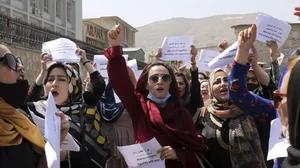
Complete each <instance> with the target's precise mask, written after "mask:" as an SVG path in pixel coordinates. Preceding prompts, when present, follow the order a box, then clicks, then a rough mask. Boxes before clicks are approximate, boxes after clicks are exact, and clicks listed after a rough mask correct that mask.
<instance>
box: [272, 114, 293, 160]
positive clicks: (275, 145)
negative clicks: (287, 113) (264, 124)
mask: <svg viewBox="0 0 300 168" xmlns="http://www.w3.org/2000/svg"><path fill="white" fill-rule="evenodd" d="M280 128H281V123H280V119H279V118H276V119H274V120H273V121H271V129H270V139H269V152H268V157H267V160H272V159H275V158H281V157H287V148H288V147H289V146H290V143H289V141H288V140H287V139H286V138H284V137H282V136H281V135H280Z"/></svg>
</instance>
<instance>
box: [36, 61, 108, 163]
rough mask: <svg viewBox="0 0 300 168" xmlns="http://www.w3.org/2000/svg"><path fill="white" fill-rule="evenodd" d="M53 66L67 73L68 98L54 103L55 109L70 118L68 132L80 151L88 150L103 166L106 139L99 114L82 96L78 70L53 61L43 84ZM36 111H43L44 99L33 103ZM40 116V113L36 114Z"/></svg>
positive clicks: (106, 156) (44, 106)
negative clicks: (59, 103) (63, 101)
mask: <svg viewBox="0 0 300 168" xmlns="http://www.w3.org/2000/svg"><path fill="white" fill-rule="evenodd" d="M54 68H62V69H64V70H65V72H66V74H67V82H68V83H69V84H68V86H69V87H68V94H69V96H68V100H67V101H66V103H65V104H62V105H56V107H57V109H58V110H60V111H62V112H64V114H65V115H67V116H68V117H69V118H70V130H69V133H70V134H71V135H72V136H73V138H75V140H76V141H77V142H78V143H79V145H80V148H81V151H84V152H85V151H86V150H88V153H89V155H88V156H90V158H91V160H93V161H94V162H96V164H98V165H101V166H102V167H104V166H105V163H106V161H107V160H108V159H109V157H110V153H109V151H108V140H107V138H106V137H104V136H103V135H102V134H101V130H100V129H101V127H102V125H101V122H100V114H98V113H97V112H96V109H95V107H89V106H88V105H86V104H85V103H84V100H83V98H82V81H81V78H80V75H79V74H78V72H77V71H76V70H75V69H74V68H72V67H71V66H69V65H66V64H63V63H54V64H52V65H51V66H50V67H49V68H48V72H47V75H46V78H45V84H46V81H47V79H48V77H49V74H50V73H51V71H52V70H53V69H54ZM34 105H35V107H36V109H37V110H38V111H37V112H38V113H41V112H40V110H43V111H44V112H45V110H46V101H43V100H41V101H38V102H35V103H34ZM38 115H40V116H41V114H38Z"/></svg>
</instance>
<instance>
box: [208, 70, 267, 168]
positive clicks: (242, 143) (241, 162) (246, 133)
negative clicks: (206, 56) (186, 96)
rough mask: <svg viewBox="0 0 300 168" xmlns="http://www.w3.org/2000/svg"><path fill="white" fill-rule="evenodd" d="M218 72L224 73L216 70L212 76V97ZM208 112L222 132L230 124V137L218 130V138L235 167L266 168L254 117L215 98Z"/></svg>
mask: <svg viewBox="0 0 300 168" xmlns="http://www.w3.org/2000/svg"><path fill="white" fill-rule="evenodd" d="M217 72H224V71H223V70H222V69H216V70H214V71H213V72H212V73H211V75H210V87H211V95H212V96H214V94H213V91H212V89H213V81H214V79H215V75H216V73H217ZM207 111H208V112H209V113H208V114H207V115H206V116H208V118H210V120H211V121H212V122H214V123H215V124H216V125H218V127H220V128H219V129H220V130H221V131H222V129H223V124H226V123H228V129H229V135H222V132H221V131H220V130H219V129H216V135H217V136H216V138H217V140H218V142H219V144H220V145H221V146H222V147H223V148H224V149H227V150H229V154H230V158H231V163H232V166H233V167H237V168H241V167H247V166H249V165H255V166H257V167H260V168H261V167H265V162H264V157H263V153H262V150H261V145H260V139H259V134H258V132H257V129H256V126H255V122H254V119H253V118H252V117H250V116H245V115H243V111H242V110H241V109H240V108H238V107H236V106H235V105H234V104H232V103H230V102H229V101H228V102H224V103H223V102H222V103H221V102H218V100H217V99H216V98H215V97H214V98H213V100H212V101H211V104H210V105H209V106H208V107H207ZM220 119H221V120H220ZM228 120H229V121H228ZM224 126H225V125H224ZM225 127H226V126H225ZM225 127H224V129H225ZM222 136H224V138H226V139H227V138H228V139H229V143H228V145H227V144H226V143H225V142H224V140H223V138H222Z"/></svg>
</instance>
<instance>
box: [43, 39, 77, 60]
mask: <svg viewBox="0 0 300 168" xmlns="http://www.w3.org/2000/svg"><path fill="white" fill-rule="evenodd" d="M76 49H77V47H76V44H75V43H74V42H73V41H71V40H69V39H66V38H59V39H56V40H52V41H48V42H45V43H43V44H42V52H43V53H48V55H49V56H51V57H52V59H53V61H54V62H68V63H78V62H80V59H81V56H80V55H77V54H76Z"/></svg>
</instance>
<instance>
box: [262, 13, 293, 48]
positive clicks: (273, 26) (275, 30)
mask: <svg viewBox="0 0 300 168" xmlns="http://www.w3.org/2000/svg"><path fill="white" fill-rule="evenodd" d="M256 26H257V37H256V39H257V40H259V41H261V42H264V43H265V42H266V41H270V40H276V41H277V44H278V48H280V47H281V46H282V44H283V43H284V42H285V40H286V39H287V38H288V36H289V34H290V31H291V29H292V26H291V25H290V24H288V23H286V22H284V21H281V20H278V19H276V18H273V17H271V16H267V15H262V14H260V15H258V16H257V18H256Z"/></svg>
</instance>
